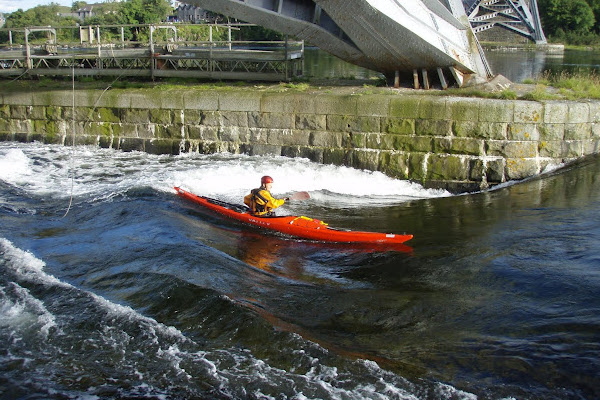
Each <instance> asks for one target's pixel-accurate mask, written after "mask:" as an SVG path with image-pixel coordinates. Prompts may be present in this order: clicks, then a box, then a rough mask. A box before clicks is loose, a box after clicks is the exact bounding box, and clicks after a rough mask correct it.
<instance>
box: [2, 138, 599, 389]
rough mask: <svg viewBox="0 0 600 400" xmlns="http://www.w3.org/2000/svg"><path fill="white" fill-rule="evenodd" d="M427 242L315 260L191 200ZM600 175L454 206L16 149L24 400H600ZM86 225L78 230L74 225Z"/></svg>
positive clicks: (10, 337) (5, 150) (375, 176)
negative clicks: (192, 195) (260, 206)
mask: <svg viewBox="0 0 600 400" xmlns="http://www.w3.org/2000/svg"><path fill="white" fill-rule="evenodd" d="M265 173H268V174H270V175H272V176H273V178H274V179H275V183H274V189H273V192H274V193H275V194H280V195H285V194H290V193H293V192H295V191H301V190H302V191H303V190H306V191H308V192H309V193H310V195H311V198H310V199H309V200H306V201H300V202H296V203H294V202H290V203H288V204H287V205H285V206H284V207H282V208H281V209H280V210H281V211H280V213H283V214H286V213H289V214H302V215H309V216H312V217H315V218H320V219H323V220H325V221H326V222H328V223H329V224H330V225H332V226H336V227H342V228H351V229H364V230H374V231H381V232H397V233H402V232H410V233H412V234H414V235H415V237H414V239H413V240H411V241H409V242H407V245H409V246H410V247H406V248H402V249H395V250H394V251H384V250H382V249H373V248H368V247H357V246H350V245H334V244H324V243H315V242H310V241H302V240H293V239H290V238H286V237H281V236H278V235H275V234H264V233H262V232H259V231H257V230H256V229H253V228H250V227H246V226H242V225H240V224H238V223H236V222H233V221H229V220H225V219H223V218H220V217H218V216H216V215H214V214H211V213H210V212H206V211H203V210H201V209H199V208H198V207H197V206H195V205H193V204H190V203H188V202H186V201H185V200H183V199H180V198H179V197H177V196H176V194H175V191H174V190H173V189H172V187H173V186H175V185H181V186H182V187H185V188H188V189H190V190H192V191H193V192H196V193H198V194H204V195H209V196H212V197H218V198H220V199H223V200H227V201H240V200H241V197H242V196H243V195H244V194H245V193H246V192H247V191H248V190H249V189H251V188H252V187H254V186H256V184H257V183H258V182H257V181H258V179H259V177H260V176H261V175H262V174H265ZM599 177H600V160H599V159H598V157H591V158H588V159H587V160H585V161H584V162H582V163H579V164H577V165H572V166H569V167H566V168H563V169H560V170H556V171H554V172H552V173H549V174H547V175H544V176H542V177H537V178H535V179H530V180H527V181H525V182H518V183H510V184H507V185H505V186H504V187H502V188H498V189H496V190H492V191H486V192H482V193H474V194H467V195H459V196H452V195H450V194H449V193H447V192H444V191H439V190H428V189H424V188H423V187H421V186H419V185H417V184H413V183H409V182H403V181H395V180H392V179H390V178H387V177H385V176H384V175H382V174H379V173H372V172H366V171H359V170H353V169H350V168H345V167H336V166H327V165H319V164H313V163H310V162H308V161H307V160H303V159H286V158H281V157H266V158H265V157H251V156H243V155H227V154H219V155H198V154H189V155H180V156H155V155H149V154H144V153H137V152H131V153H123V152H118V151H113V150H106V149H99V148H93V147H75V148H74V149H72V148H69V147H61V146H55V145H43V144H39V143H30V144H22V143H8V142H4V143H0V271H1V272H0V371H1V372H0V397H1V398H2V399H18V398H22V399H38V398H44V399H66V398H81V399H124V398H128V399H130V398H147V399H440V400H441V399H464V400H474V399H507V400H508V399H561V400H564V399H594V398H599V397H600V378H599V372H600V358H599V357H598V354H600V297H599V296H598V293H599V292H600V252H599V250H598V248H599V247H598V243H600V178H599ZM65 214H66V215H65Z"/></svg>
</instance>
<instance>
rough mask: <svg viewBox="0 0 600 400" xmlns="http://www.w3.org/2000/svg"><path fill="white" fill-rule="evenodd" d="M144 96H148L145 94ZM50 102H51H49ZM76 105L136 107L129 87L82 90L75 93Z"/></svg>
mask: <svg viewBox="0 0 600 400" xmlns="http://www.w3.org/2000/svg"><path fill="white" fill-rule="evenodd" d="M145 96H148V95H147V94H146V95H145ZM49 104H52V103H49ZM75 104H77V105H78V106H85V107H105V108H119V109H123V108H132V107H137V106H138V105H137V104H136V103H132V102H131V97H130V96H129V89H112V90H109V91H107V92H102V93H101V94H98V92H97V91H94V90H90V91H82V92H78V93H77V98H76V102H75Z"/></svg>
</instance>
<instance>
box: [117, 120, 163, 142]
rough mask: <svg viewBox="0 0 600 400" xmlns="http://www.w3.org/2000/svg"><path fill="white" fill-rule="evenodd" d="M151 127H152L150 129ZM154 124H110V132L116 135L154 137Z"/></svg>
mask: <svg viewBox="0 0 600 400" xmlns="http://www.w3.org/2000/svg"><path fill="white" fill-rule="evenodd" d="M150 127H152V128H151V129H150ZM154 128H155V125H154V124H144V125H138V124H110V134H111V135H112V136H116V137H140V138H144V139H152V138H154V136H155V129H154Z"/></svg>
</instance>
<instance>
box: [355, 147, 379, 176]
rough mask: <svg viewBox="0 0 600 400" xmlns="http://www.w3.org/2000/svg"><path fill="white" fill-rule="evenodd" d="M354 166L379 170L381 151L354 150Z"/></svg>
mask: <svg viewBox="0 0 600 400" xmlns="http://www.w3.org/2000/svg"><path fill="white" fill-rule="evenodd" d="M352 167H354V168H357V169H366V170H369V171H377V168H378V167H379V152H378V151H375V150H362V149H361V150H354V152H353V154H352Z"/></svg>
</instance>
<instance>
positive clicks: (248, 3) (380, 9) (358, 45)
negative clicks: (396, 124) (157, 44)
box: [184, 0, 492, 88]
mask: <svg viewBox="0 0 600 400" xmlns="http://www.w3.org/2000/svg"><path fill="white" fill-rule="evenodd" d="M184 2H186V3H190V4H193V5H196V6H199V7H202V8H204V9H207V10H211V11H214V12H217V13H220V14H224V15H227V16H230V17H234V18H237V19H239V20H241V21H246V22H250V23H254V24H258V25H261V26H264V27H266V28H269V29H273V30H275V31H278V32H283V33H286V34H289V35H291V36H292V37H295V38H298V39H302V40H305V41H307V42H309V43H310V44H312V45H315V46H318V47H319V48H321V49H322V50H324V51H326V52H328V53H330V54H333V55H335V56H336V57H338V58H341V59H342V60H344V61H347V62H349V63H352V64H355V65H358V66H361V67H364V68H368V69H371V70H373V71H378V72H381V73H382V74H384V75H385V76H386V78H387V79H388V82H390V83H392V82H393V83H394V85H398V84H399V81H400V79H403V80H404V81H406V80H409V81H413V80H414V85H415V87H425V88H428V87H429V86H430V79H432V78H435V77H438V78H439V82H440V84H441V86H442V87H444V88H445V87H447V86H448V83H447V80H446V79H447V78H454V80H455V81H456V83H457V84H458V85H459V86H462V85H463V84H464V83H465V82H466V81H468V79H469V78H471V77H482V78H487V77H490V76H491V75H492V72H491V70H490V68H489V65H488V64H487V61H486V59H485V55H484V53H483V51H482V50H481V47H480V46H479V44H478V42H477V38H476V37H475V34H474V33H473V32H472V29H471V26H470V24H469V21H468V18H467V15H466V13H465V8H464V6H463V3H462V0H343V1H342V0H184ZM401 77H402V78H401Z"/></svg>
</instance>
